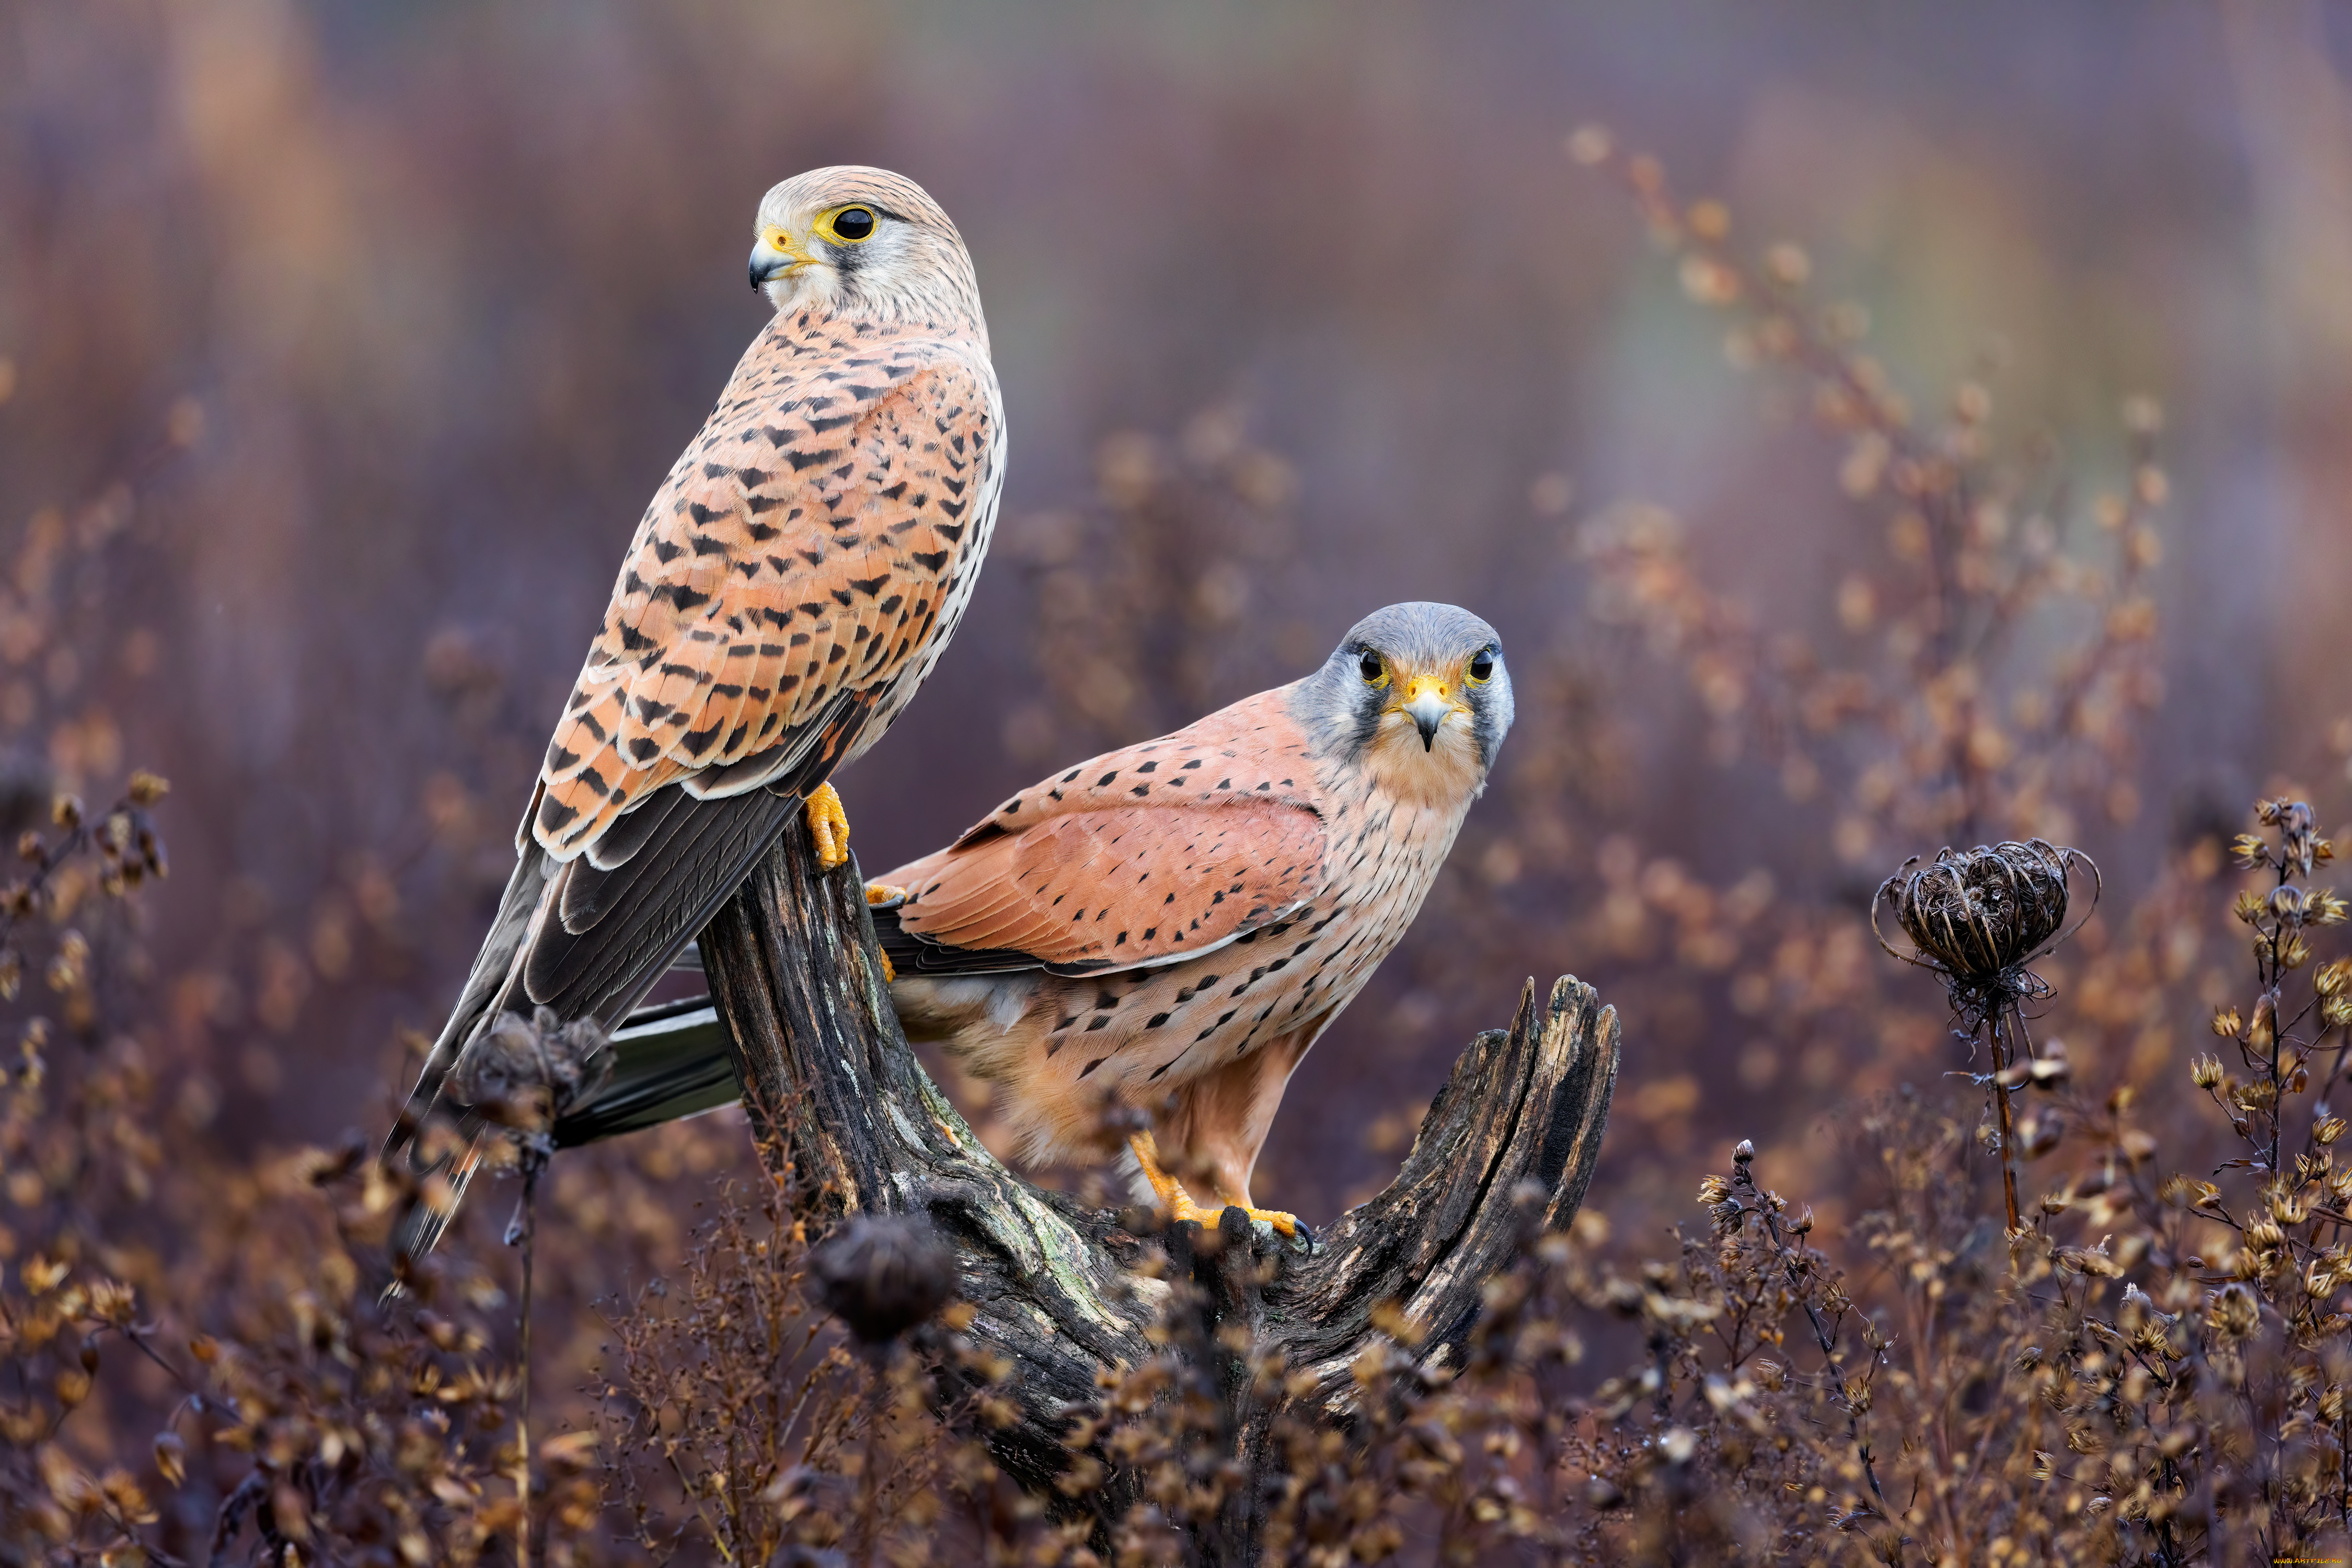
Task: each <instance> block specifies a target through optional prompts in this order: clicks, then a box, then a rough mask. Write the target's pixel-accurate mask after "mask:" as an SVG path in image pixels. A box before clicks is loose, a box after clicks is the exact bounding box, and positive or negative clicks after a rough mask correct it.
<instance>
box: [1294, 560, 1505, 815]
mask: <svg viewBox="0 0 2352 1568" xmlns="http://www.w3.org/2000/svg"><path fill="white" fill-rule="evenodd" d="M1298 704H1299V708H1298V711H1299V716H1300V718H1301V719H1302V720H1304V721H1306V722H1307V726H1308V729H1309V731H1311V732H1312V733H1313V734H1314V735H1315V737H1316V740H1317V742H1318V744H1319V745H1321V746H1323V747H1326V748H1328V749H1333V750H1337V751H1339V752H1342V753H1343V754H1345V755H1347V756H1348V757H1349V759H1350V760H1351V761H1356V762H1359V763H1361V764H1362V765H1364V766H1365V767H1366V768H1367V769H1368V770H1370V773H1372V774H1373V776H1374V777H1376V778H1377V779H1379V780H1380V781H1381V784H1382V785H1383V786H1384V787H1385V788H1387V789H1388V790H1390V791H1391V793H1392V794H1404V795H1413V796H1417V797H1421V798H1424V799H1431V800H1436V799H1443V798H1446V797H1449V796H1459V797H1461V798H1464V799H1466V798H1467V797H1468V796H1470V795H1475V794H1476V793H1477V792H1478V791H1479V790H1480V789H1481V788H1483V787H1484V786H1485V784H1486V772H1487V770H1488V769H1489V768H1491V767H1493V766H1494V765H1495V752H1496V750H1497V749H1498V748H1500V747H1501V745H1502V743H1503V736H1504V734H1505V733H1506V732H1507V731H1509V729H1510V727H1511V718H1512V715H1513V712H1514V708H1513V705H1512V700H1511V677H1510V674H1509V672H1508V671H1507V670H1506V669H1505V668H1503V640H1502V638H1501V637H1497V636H1496V632H1495V628H1494V627H1492V626H1488V625H1487V624H1486V622H1484V621H1482V620H1480V619H1479V618H1478V617H1477V616H1474V615H1472V614H1471V613H1470V612H1469V611H1467V610H1461V609H1456V608H1454V606H1453V605H1431V604H1411V605H1390V606H1389V607H1388V608H1387V609H1385V610H1375V611H1374V612H1373V613H1372V614H1370V615H1369V616H1365V617H1364V618H1363V619H1362V620H1360V621H1359V622H1357V623H1356V625H1355V627H1354V629H1353V630H1351V631H1349V633H1348V635H1347V636H1346V637H1343V638H1341V639H1340V642H1339V647H1337V648H1335V649H1333V650H1332V654H1331V657H1330V658H1328V659H1326V660H1324V662H1323V668H1321V669H1319V670H1317V671H1316V672H1315V673H1314V674H1313V675H1311V676H1309V677H1307V679H1305V680H1304V681H1301V682H1300V683H1299V688H1298Z"/></svg>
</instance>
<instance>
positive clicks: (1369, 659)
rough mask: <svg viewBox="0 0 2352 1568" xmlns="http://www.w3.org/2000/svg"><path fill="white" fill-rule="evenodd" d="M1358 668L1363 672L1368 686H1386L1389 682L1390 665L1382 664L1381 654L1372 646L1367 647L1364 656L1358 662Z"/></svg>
mask: <svg viewBox="0 0 2352 1568" xmlns="http://www.w3.org/2000/svg"><path fill="white" fill-rule="evenodd" d="M1356 668H1357V670H1358V671H1359V672H1360V673H1361V674H1362V676H1363V678H1364V684H1365V685H1367V686H1386V685H1387V684H1388V683H1389V667H1388V666H1387V665H1385V664H1382V663H1381V656H1380V655H1379V654H1376V653H1374V652H1372V651H1371V650H1370V648H1366V649H1365V650H1364V657H1363V658H1360V659H1359V660H1358V661H1357V662H1356Z"/></svg>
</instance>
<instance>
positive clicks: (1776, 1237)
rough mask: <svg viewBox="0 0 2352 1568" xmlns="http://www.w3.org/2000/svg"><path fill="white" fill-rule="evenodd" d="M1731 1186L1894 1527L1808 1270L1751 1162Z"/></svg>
mask: <svg viewBox="0 0 2352 1568" xmlns="http://www.w3.org/2000/svg"><path fill="white" fill-rule="evenodd" d="M1731 1184H1732V1189H1733V1191H1734V1192H1735V1193H1736V1194H1738V1197H1739V1200H1740V1202H1741V1203H1743V1204H1745V1205H1747V1206H1748V1209H1749V1210H1750V1211H1751V1212H1752V1213H1754V1214H1755V1215H1757V1217H1759V1219H1761V1220H1762V1221H1763V1222H1764V1232H1765V1234H1766V1235H1768V1236H1769V1237H1771V1238H1772V1248H1773V1250H1774V1251H1775V1252H1777V1253H1778V1254H1779V1255H1780V1267H1781V1268H1784V1269H1786V1270H1787V1271H1788V1275H1789V1288H1790V1289H1791V1290H1793V1291H1795V1292H1796V1293H1797V1299H1798V1300H1799V1301H1800V1302H1801V1303H1802V1304H1803V1306H1804V1309H1805V1321H1808V1322H1810V1323H1811V1325H1812V1328H1813V1342H1814V1343H1816V1344H1818V1345H1820V1346H1821V1349H1822V1360H1823V1362H1824V1363H1825V1365H1826V1367H1827V1370H1828V1373H1829V1375H1830V1377H1831V1379H1832V1382H1833V1383H1834V1384H1835V1386H1836V1388H1837V1400H1838V1404H1839V1405H1842V1406H1843V1408H1844V1410H1845V1419H1846V1430H1847V1432H1848V1433H1849V1435H1851V1436H1852V1437H1853V1452H1854V1458H1856V1459H1858V1460H1860V1461H1861V1463H1862V1474H1863V1479H1864V1480H1866V1481H1868V1482H1869V1483H1870V1495H1871V1496H1872V1497H1873V1498H1874V1499H1876V1500H1877V1502H1878V1514H1879V1517H1880V1518H1881V1519H1884V1520H1885V1521H1887V1522H1888V1523H1890V1524H1892V1523H1893V1522H1894V1521H1895V1513H1894V1510H1892V1509H1890V1508H1888V1507H1887V1504H1886V1493H1885V1491H1883V1490H1881V1489H1880V1488H1879V1485H1878V1460H1877V1458H1876V1456H1874V1454H1873V1453H1872V1452H1871V1448H1870V1440H1869V1439H1868V1438H1867V1437H1864V1436H1863V1432H1862V1417H1861V1415H1859V1414H1858V1413H1857V1412H1856V1411H1855V1410H1854V1407H1853V1401H1852V1400H1851V1399H1849V1398H1847V1397H1846V1394H1845V1383H1844V1380H1843V1378H1842V1377H1840V1376H1839V1375H1838V1364H1837V1335H1836V1334H1834V1333H1832V1331H1830V1326H1829V1325H1828V1324H1827V1323H1825V1322H1823V1321H1822V1313H1821V1309H1820V1308H1818V1307H1816V1306H1814V1305H1813V1298H1812V1293H1811V1291H1809V1290H1808V1289H1805V1270H1804V1268H1802V1267H1801V1266H1800V1265H1799V1263H1798V1261H1797V1257H1796V1253H1795V1251H1794V1249H1792V1248H1791V1247H1790V1246H1789V1237H1788V1236H1787V1234H1786V1233H1785V1232H1783V1231H1782V1230H1781V1228H1780V1213H1779V1211H1778V1210H1776V1209H1775V1208H1774V1207H1773V1206H1772V1204H1771V1202H1770V1201H1769V1199H1767V1198H1766V1197H1765V1196H1764V1194H1763V1193H1762V1192H1761V1191H1759V1189H1758V1187H1757V1185H1756V1173H1755V1171H1754V1169H1753V1168H1752V1166H1751V1165H1750V1163H1749V1162H1748V1160H1746V1159H1742V1158H1739V1157H1738V1156H1737V1155H1735V1156H1734V1157H1733V1160H1732V1167H1731ZM1876 1359H1877V1352H1872V1360H1873V1363H1875V1362H1876ZM1903 1545H1904V1542H1903V1541H1902V1540H1899V1539H1898V1540H1897V1542H1895V1561H1896V1562H1898V1563H1899V1562H1901V1561H1902V1558H1903Z"/></svg>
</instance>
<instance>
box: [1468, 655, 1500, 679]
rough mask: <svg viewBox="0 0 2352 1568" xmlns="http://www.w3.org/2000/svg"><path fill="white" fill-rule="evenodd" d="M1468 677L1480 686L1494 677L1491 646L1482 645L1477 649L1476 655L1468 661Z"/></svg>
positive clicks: (1493, 658)
mask: <svg viewBox="0 0 2352 1568" xmlns="http://www.w3.org/2000/svg"><path fill="white" fill-rule="evenodd" d="M1470 679H1472V680H1474V681H1475V682H1477V683H1478V684H1479V685H1481V686H1484V685H1486V682H1488V681H1490V680H1492V679H1495V650H1494V649H1493V648H1490V647H1482V648H1480V649H1479V650H1478V657H1477V658H1474V659H1472V660H1471V661H1470Z"/></svg>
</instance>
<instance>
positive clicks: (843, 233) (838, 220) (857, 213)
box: [825, 207, 874, 245]
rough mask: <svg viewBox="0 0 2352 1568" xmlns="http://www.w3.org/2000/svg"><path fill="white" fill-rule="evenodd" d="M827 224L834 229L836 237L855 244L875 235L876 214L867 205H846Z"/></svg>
mask: <svg viewBox="0 0 2352 1568" xmlns="http://www.w3.org/2000/svg"><path fill="white" fill-rule="evenodd" d="M825 226H826V227H827V228H830V229H831V230H833V235H834V237H835V238H836V239H845V240H847V241H848V242H849V243H851V244H852V245H855V244H856V243H857V242H858V241H859V240H861V239H871V238H872V237H874V214H873V213H872V212H871V211H870V210H869V209H867V208H866V207H844V208H842V209H841V210H840V211H839V212H837V213H835V214H834V215H833V217H832V219H831V221H829V222H828V223H827V224H826V225H825Z"/></svg>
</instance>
